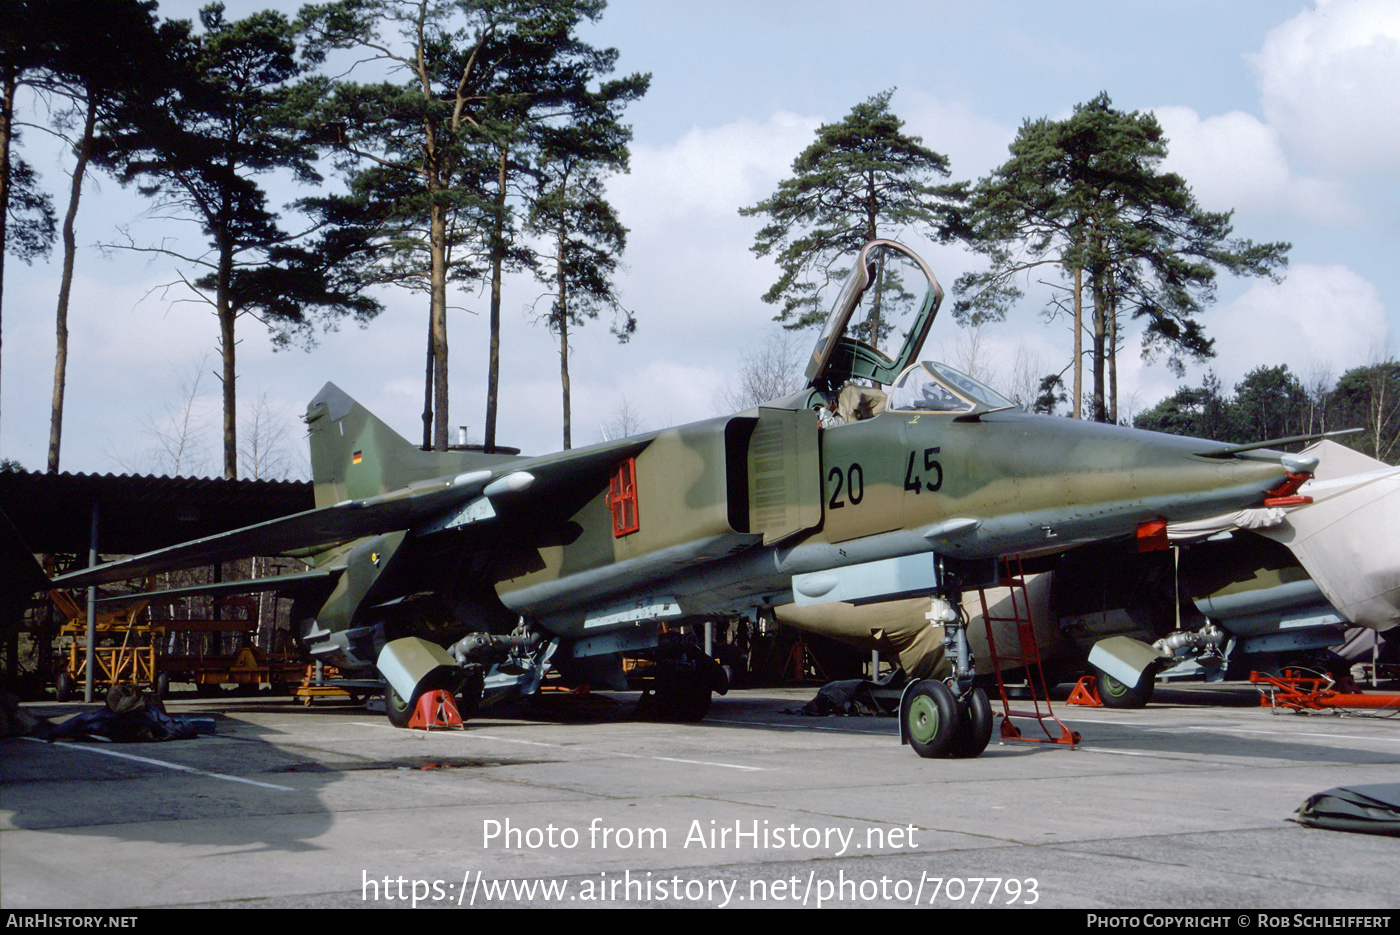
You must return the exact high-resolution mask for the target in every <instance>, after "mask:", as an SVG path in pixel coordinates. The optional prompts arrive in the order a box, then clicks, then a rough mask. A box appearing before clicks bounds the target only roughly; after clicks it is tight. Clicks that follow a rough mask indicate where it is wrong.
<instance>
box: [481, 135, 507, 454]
mask: <svg viewBox="0 0 1400 935" xmlns="http://www.w3.org/2000/svg"><path fill="white" fill-rule="evenodd" d="M505 210H506V151H505V149H504V148H502V149H501V152H500V161H499V163H498V166H497V176H496V221H495V228H494V230H492V232H491V351H490V361H489V363H488V365H487V368H486V430H485V432H484V433H483V434H484V436H485V439H484V444H485V445H486V450H487V451H494V450H495V448H496V393H497V389H498V387H499V386H500V383H501V267H502V265H503V263H504V262H505V250H506V245H505V239H506V238H505V223H506V219H505Z"/></svg>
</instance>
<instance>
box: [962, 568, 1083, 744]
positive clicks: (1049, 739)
mask: <svg viewBox="0 0 1400 935" xmlns="http://www.w3.org/2000/svg"><path fill="white" fill-rule="evenodd" d="M1013 562H1014V563H1015V570H1014V573H1013V567H1012V563H1013ZM1004 569H1005V571H1004V572H1003V574H1002V580H1001V582H1000V585H1001V586H1002V587H1007V588H1010V589H1011V616H1009V617H994V616H992V613H991V608H990V607H988V606H987V592H986V590H985V589H982V588H979V589H978V591H977V595H978V597H979V598H980V599H981V601H982V625H983V626H985V627H986V628H987V647H988V649H989V650H990V651H991V655H992V671H993V672H995V673H996V676H997V689H998V690H999V691H1000V692H1001V709H1002V712H1003V716H1002V721H1001V739H1002V742H1003V743H1004V742H1005V741H1007V740H1025V741H1028V742H1032V743H1060V744H1065V745H1066V746H1068V747H1070V748H1071V749H1073V747H1074V745H1075V744H1077V743H1079V734H1078V733H1076V732H1075V731H1072V730H1070V729H1069V728H1068V727H1066V726H1065V725H1064V724H1063V723H1062V722H1061V721H1060V719H1059V718H1057V717H1055V712H1054V711H1053V710H1052V709H1051V707H1050V693H1049V686H1048V685H1046V683H1045V671H1044V669H1042V668H1041V665H1040V646H1039V645H1038V644H1037V643H1036V640H1035V626H1034V624H1033V623H1032V621H1031V602H1030V596H1029V595H1028V594H1027V593H1026V576H1025V572H1024V571H1023V570H1022V567H1021V556H1019V555H1016V556H1012V557H1010V558H1007V559H1005V565H1004ZM994 623H1014V624H1015V625H1016V638H1017V643H1018V651H1017V654H1016V655H1014V656H1011V655H1006V656H1004V655H1001V654H1000V653H998V652H997V642H996V636H995V634H994V633H993V632H992V631H993V626H992V625H993V624H994ZM1002 663H1009V664H1011V668H1017V667H1023V668H1024V669H1025V671H1026V688H1027V691H1029V693H1030V700H1031V704H1032V705H1033V707H1034V710H1033V711H1025V710H1022V711H1013V710H1012V709H1011V700H1010V699H1009V698H1008V697H1007V695H1006V681H1005V679H1003V678H1002V674H1001V670H1002ZM1042 703H1043V704H1044V705H1045V711H1044V713H1042V712H1041V710H1040V707H1041V704H1042ZM1012 718H1021V719H1032V720H1034V721H1036V723H1038V724H1039V725H1040V729H1041V731H1043V732H1044V734H1045V737H1044V738H1041V737H1023V736H1022V735H1021V730H1020V728H1018V727H1017V726H1016V725H1015V724H1012V723H1011V719H1012ZM1047 720H1050V721H1054V722H1055V723H1056V724H1057V725H1058V726H1059V728H1060V733H1059V736H1056V735H1054V734H1052V733H1051V732H1050V728H1049V726H1048V725H1047V724H1046V723H1045V722H1046V721H1047Z"/></svg>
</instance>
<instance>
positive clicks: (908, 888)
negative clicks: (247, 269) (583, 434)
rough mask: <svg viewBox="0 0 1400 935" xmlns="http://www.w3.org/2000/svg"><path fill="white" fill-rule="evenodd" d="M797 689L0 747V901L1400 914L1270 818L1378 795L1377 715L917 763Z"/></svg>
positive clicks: (248, 712)
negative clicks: (815, 708) (453, 723)
mask: <svg viewBox="0 0 1400 935" xmlns="http://www.w3.org/2000/svg"><path fill="white" fill-rule="evenodd" d="M815 691H816V690H815V688H798V689H780V690H751V691H739V692H732V693H731V694H730V695H728V696H726V697H723V698H716V699H715V703H714V706H713V708H712V709H711V712H710V716H709V717H708V718H707V719H706V720H705V721H703V722H701V723H698V724H685V725H674V724H661V723H651V722H637V721H634V720H632V719H631V708H632V706H633V703H634V701H635V696H631V697H629V696H626V695H623V696H619V698H620V699H621V703H620V704H618V703H617V702H614V701H613V700H611V699H608V698H602V699H598V698H597V696H595V700H593V701H592V702H590V703H585V704H582V705H580V704H576V703H574V702H572V701H558V702H555V703H551V704H549V705H547V706H544V707H536V708H533V709H532V708H530V707H528V706H523V705H522V706H519V707H516V708H514V709H509V710H505V711H502V712H500V713H492V714H490V715H489V716H487V717H483V718H480V719H477V720H473V721H470V722H469V723H468V726H467V728H466V729H465V730H453V731H435V732H431V733H424V732H421V731H405V730H395V729H393V728H392V727H390V726H389V724H388V722H387V721H386V720H385V719H384V717H383V716H382V715H377V714H371V713H368V712H366V711H365V710H364V709H363V708H358V707H354V706H351V705H350V704H348V703H332V702H324V701H323V702H319V703H318V704H317V705H315V706H313V707H310V708H306V707H301V706H298V705H294V704H292V703H291V702H290V701H289V700H286V699H277V698H272V697H270V696H260V697H256V698H237V699H235V698H233V697H232V696H229V697H227V698H217V699H202V698H201V699H196V698H193V697H191V698H189V699H187V700H186V699H178V698H177V699H175V700H173V701H171V702H169V703H168V707H169V710H170V713H172V714H212V715H213V716H214V717H215V718H216V722H217V725H216V732H215V734H214V735H212V736H206V737H201V738H198V739H196V740H187V741H171V742H167V743H146V744H100V743H91V742H83V743H79V742H68V741H65V742H61V743H57V744H47V743H43V742H39V741H35V740H32V739H27V738H12V739H8V740H4V741H0V751H3V752H2V753H0V905H3V907H4V908H6V909H26V908H32V909H121V908H152V907H221V908H270V907H278V908H285V907H308V908H309V907H335V908H409V907H415V906H416V907H417V908H428V907H440V908H459V907H460V908H467V907H468V906H475V907H488V906H490V907H503V906H538V907H567V908H587V907H592V906H635V907H678V906H729V907H754V906H767V907H798V906H807V907H816V906H845V907H865V906H872V907H873V906H881V907H885V906H912V905H915V904H917V905H920V906H924V907H929V906H932V907H942V908H948V907H976V908H986V907H994V908H1003V907H1020V906H1033V907H1069V908H1080V909H1099V908H1102V909H1112V908H1119V909H1141V908H1174V909H1205V908H1220V909H1234V910H1244V909H1252V910H1280V911H1282V910H1293V909H1351V910H1356V909H1395V908H1397V907H1400V838H1396V837H1385V836H1379V835H1369V834H1354V833H1346V832H1337V831H1325V830H1319V829H1313V828H1307V827H1303V826H1301V825H1298V824H1296V823H1295V822H1293V821H1291V820H1290V819H1291V818H1292V817H1293V816H1294V814H1295V813H1296V811H1297V809H1298V806H1299V805H1300V804H1301V803H1302V802H1303V800H1304V799H1305V798H1307V797H1308V796H1309V795H1311V794H1313V793H1315V792H1320V791H1323V790H1325V789H1329V788H1332V787H1335V786H1340V785H1357V784H1370V783H1384V782H1395V781H1396V779H1397V775H1400V774H1398V773H1397V765H1400V716H1397V717H1394V718H1390V719H1376V718H1362V717H1337V716H1328V715H1316V716H1298V715H1294V714H1277V715H1275V714H1273V713H1271V711H1270V710H1268V709H1264V708H1260V707H1258V706H1257V700H1256V696H1255V694H1254V692H1253V690H1252V689H1249V688H1248V687H1247V686H1246V687H1244V688H1240V687H1225V688H1210V689H1207V688H1196V689H1193V690H1182V689H1174V690H1165V689H1162V688H1160V687H1159V690H1158V697H1157V699H1156V700H1155V701H1154V703H1153V704H1151V705H1149V706H1148V707H1147V708H1146V709H1143V710H1139V711H1109V710H1103V709H1086V708H1077V707H1070V706H1067V705H1062V704H1057V705H1056V708H1055V710H1056V713H1057V714H1058V715H1059V716H1060V717H1061V719H1062V720H1063V721H1064V722H1065V723H1066V724H1068V725H1069V726H1070V727H1071V728H1073V729H1074V730H1076V731H1079V732H1080V733H1081V735H1082V744H1081V745H1080V746H1079V747H1078V748H1076V749H1073V750H1071V749H1068V748H1065V747H1062V746H1052V745H1049V744H1029V743H1010V744H1005V745H1000V744H998V743H997V740H996V738H995V737H994V738H993V741H992V745H991V746H990V747H988V749H987V752H986V753H985V754H983V755H982V756H981V757H978V758H976V759H972V760H924V759H920V758H919V757H917V756H915V755H914V754H913V752H912V751H910V750H909V749H908V748H907V747H901V746H900V744H899V740H898V726H897V724H896V722H895V720H894V719H893V718H810V717H801V716H797V715H794V714H791V713H788V712H789V711H791V710H793V709H796V708H798V707H800V706H801V705H802V704H804V703H805V702H807V701H808V700H810V699H811V698H812V696H813V695H814V694H815ZM1203 700H1208V701H1211V702H1214V703H1213V704H1210V705H1205V704H1201V703H1200V702H1201V701H1203ZM25 707H26V708H27V709H28V710H30V711H31V712H32V713H34V714H38V715H48V716H52V717H54V719H55V720H56V721H57V720H61V719H62V717H66V716H68V715H70V714H73V713H77V712H79V711H84V710H89V709H90V707H91V706H85V705H79V704H67V705H57V704H28V705H26V706H25ZM997 710H998V711H1000V707H999V706H997ZM999 723H1000V718H998V724H999ZM1023 730H1024V731H1026V733H1027V734H1029V733H1031V732H1032V731H1033V730H1035V728H1034V725H1033V724H1029V725H1024V726H1023Z"/></svg>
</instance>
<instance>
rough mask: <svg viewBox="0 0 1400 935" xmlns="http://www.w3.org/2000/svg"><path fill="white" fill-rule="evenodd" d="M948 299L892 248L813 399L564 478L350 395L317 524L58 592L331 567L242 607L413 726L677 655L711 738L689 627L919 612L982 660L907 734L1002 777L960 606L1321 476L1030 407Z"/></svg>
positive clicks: (341, 399)
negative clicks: (373, 686)
mask: <svg viewBox="0 0 1400 935" xmlns="http://www.w3.org/2000/svg"><path fill="white" fill-rule="evenodd" d="M942 298H943V290H942V288H941V287H940V286H939V284H938V281H937V279H936V278H935V277H934V275H933V273H932V272H931V271H930V270H929V268H928V266H927V265H926V264H925V263H924V262H923V260H921V259H920V258H919V257H917V256H916V255H915V254H914V253H913V252H912V251H911V250H909V249H908V248H907V247H904V246H902V245H900V244H898V243H895V242H892V241H876V242H873V243H870V244H868V245H867V246H866V247H865V248H863V249H862V250H861V251H860V254H859V255H858V256H857V258H856V260H855V263H854V266H853V268H852V270H851V273H850V275H849V276H848V277H847V279H846V280H845V283H844V285H843V286H842V287H841V289H840V292H839V294H838V295H837V298H836V301H835V302H834V304H833V306H832V311H831V315H830V318H829V320H828V322H827V325H826V327H825V329H824V330H823V331H822V333H821V336H820V337H819V339H818V341H817V343H816V346H815V348H814V350H813V354H812V359H811V362H810V364H809V366H808V369H807V374H806V375H807V381H808V382H807V389H805V390H803V391H802V392H800V393H797V394H795V395H793V396H790V397H787V398H785V399H779V400H775V401H773V402H770V403H767V404H764V405H762V406H759V407H757V408H754V409H750V410H747V411H744V412H739V413H735V414H733V415H728V416H723V417H720V418H715V419H710V420H708V421H704V422H697V423H694V424H690V425H684V426H680V427H678V428H670V429H666V430H663V431H660V432H652V433H648V434H644V435H638V436H636V437H632V438H626V439H622V440H618V441H611V442H606V443H603V444H601V445H595V446H593V447H590V448H584V449H578V450H573V451H566V452H561V453H557V454H551V455H545V456H542V457H514V456H503V455H491V454H482V453H467V452H445V453H444V452H433V451H422V450H420V449H418V448H416V447H415V446H414V445H412V444H410V443H409V442H407V441H405V440H404V439H403V438H402V437H400V436H399V435H398V434H396V433H395V432H394V431H393V430H392V429H390V428H389V427H388V426H387V425H385V424H384V423H383V422H381V421H380V420H379V419H377V418H375V417H374V416H373V415H372V414H371V413H370V412H369V411H368V410H366V409H365V408H364V407H363V406H361V405H360V404H358V403H357V402H355V401H354V400H353V399H351V398H350V396H348V395H347V394H346V393H344V392H343V391H342V390H340V389H339V388H337V387H336V386H334V385H331V384H327V385H326V386H325V387H324V388H323V389H322V390H321V391H320V392H319V393H318V394H317V395H316V397H315V398H314V399H313V400H312V401H311V404H310V406H309V407H308V409H307V413H306V421H307V424H308V426H309V428H310V447H311V459H312V469H313V475H314V480H315V487H316V508H315V509H314V510H311V511H308V512H305V513H299V514H296V515H292V516H288V517H285V518H282V519H278V520H274V521H272V522H268V523H263V524H260V525H256V526H251V527H247V528H244V529H240V530H236V531H233V532H229V533H225V534H222V535H218V536H213V537H210V538H206V539H202V540H197V541H194V542H189V543H185V544H183V545H178V546H175V547H172V548H168V549H163V550H160V551H157V552H152V553H149V554H146V555H141V556H136V557H134V558H130V559H124V560H120V561H116V562H112V563H110V564H107V565H102V566H98V567H96V568H93V569H89V570H84V571H80V572H76V573H73V574H69V575H66V576H63V577H62V578H60V579H58V580H57V582H56V583H57V584H58V585H60V586H63V587H79V586H85V585H89V584H93V583H104V582H111V581H116V580H120V579H126V578H132V577H136V576H141V575H147V574H151V573H154V572H158V571H161V570H165V569H169V568H173V567H179V566H188V565H193V564H199V563H207V562H212V561H215V560H220V559H227V558H230V557H234V556H244V555H250V554H258V555H267V554H274V553H288V554H297V555H300V556H304V557H306V558H307V559H308V560H309V562H310V564H311V568H310V570H308V571H307V572H305V573H303V574H300V575H296V576H293V577H292V578H291V579H288V578H287V577H283V578H281V579H277V580H275V581H262V582H254V583H253V584H251V585H248V584H243V585H238V584H229V585H227V586H225V590H229V591H232V590H235V589H239V590H248V589H252V588H267V587H270V586H276V587H278V588H280V589H283V590H291V591H292V593H293V594H294V595H295V602H294V610H293V617H294V622H295V627H296V629H297V631H298V632H297V635H298V638H299V639H300V640H301V642H302V644H303V645H304V646H305V647H306V648H307V649H308V650H309V651H310V652H311V653H312V654H314V655H315V656H316V657H318V658H321V659H324V660H326V661H327V662H331V663H334V664H336V665H338V666H341V667H342V668H343V669H350V670H352V671H353V670H363V671H372V670H373V669H374V668H375V667H376V666H377V668H378V670H379V671H380V672H381V673H382V674H383V676H384V677H385V679H386V680H387V682H388V685H389V686H390V687H389V689H388V690H386V707H387V709H388V713H389V717H390V720H392V721H394V722H395V723H398V724H402V723H405V722H406V720H407V718H408V715H409V713H410V712H411V709H412V707H413V703H414V701H415V699H416V697H417V696H418V695H419V694H421V693H422V692H424V691H425V690H428V689H430V688H450V689H455V690H457V691H460V692H462V693H463V695H464V696H465V698H466V701H467V707H468V708H470V707H472V706H473V705H475V704H477V703H480V702H483V701H492V700H494V699H496V698H498V697H501V696H504V695H520V694H529V693H531V692H534V691H536V690H537V689H538V688H539V686H540V681H541V679H542V678H543V676H544V675H545V674H546V672H548V671H549V670H551V669H553V670H557V671H558V672H559V673H560V674H561V675H562V676H563V677H564V678H565V679H566V680H568V681H570V682H588V683H590V684H592V685H594V686H598V687H622V686H623V684H624V682H623V680H622V673H621V670H620V665H619V661H618V658H619V654H621V653H624V652H625V653H646V654H649V655H650V658H651V659H652V661H653V663H654V665H653V666H652V667H651V669H650V671H651V672H653V673H654V675H653V677H652V689H651V694H652V696H653V697H652V701H653V703H654V705H655V706H656V707H659V708H661V709H662V710H664V711H666V712H668V713H669V714H670V715H671V716H673V717H675V718H678V719H694V718H699V717H703V715H704V714H705V712H706V711H707V710H708V707H709V704H710V697H711V692H712V691H713V690H716V689H720V690H722V689H723V687H724V686H723V682H722V675H721V674H720V669H719V667H718V666H717V665H716V664H715V663H714V662H713V660H711V659H709V658H708V657H705V656H704V655H703V653H702V652H700V650H699V647H698V646H696V645H695V644H694V642H693V641H688V640H686V639H684V638H682V637H680V636H679V632H680V631H679V630H677V629H676V627H675V625H677V624H682V623H685V622H686V621H688V620H694V619H697V618H698V617H699V616H700V615H711V614H741V613H755V612H758V611H766V610H769V609H771V608H773V607H775V606H778V605H782V604H786V603H790V602H793V601H796V602H797V603H799V604H802V603H828V602H833V601H841V602H849V603H857V604H859V603H866V602H879V601H888V600H892V599H895V598H902V597H909V596H917V597H922V598H926V599H929V602H930V611H929V616H930V619H932V620H933V621H935V622H938V623H942V624H945V625H946V632H947V636H946V640H947V645H948V651H949V655H950V657H951V658H952V659H954V660H955V664H954V666H953V675H952V677H951V678H949V679H948V681H947V684H945V683H944V682H943V681H939V680H934V679H924V680H921V681H918V682H916V683H914V684H913V685H912V686H911V688H910V689H909V690H908V691H907V692H906V699H905V704H904V712H905V725H906V728H907V729H908V730H907V733H908V734H909V736H910V740H911V742H912V743H913V745H914V746H915V749H916V750H917V751H918V752H920V753H921V754H922V755H925V756H941V755H957V756H976V755H977V754H979V753H980V752H981V751H982V750H983V748H984V747H985V746H986V743H987V740H988V738H989V737H990V734H991V726H992V725H991V712H990V706H989V705H988V703H987V699H986V696H985V694H983V693H982V691H981V689H978V688H975V687H974V685H973V681H972V680H973V675H974V665H973V659H972V657H971V654H970V653H969V651H968V648H967V640H966V636H965V633H964V632H963V627H962V624H961V615H960V614H959V613H958V611H957V610H956V608H957V607H958V604H959V595H960V594H961V592H962V591H963V590H964V589H966V588H970V587H974V586H980V585H983V584H985V583H988V582H990V581H992V580H994V579H995V578H996V569H995V562H996V560H997V558H998V557H1000V556H1004V555H1009V554H1015V553H1022V552H1027V551H1032V550H1043V549H1047V548H1063V547H1067V546H1071V545H1074V544H1078V543H1084V542H1090V541H1097V540H1104V539H1110V538H1115V537H1128V538H1133V537H1135V536H1136V537H1152V536H1158V535H1160V534H1161V528H1162V525H1163V524H1164V523H1165V522H1167V521H1182V520H1190V519H1197V518H1202V517H1207V516H1213V515H1216V514H1219V513H1222V512H1225V511H1228V510H1234V509H1240V508H1243V507H1248V506H1254V505H1259V504H1261V503H1262V502H1264V501H1265V500H1266V498H1269V497H1275V496H1280V495H1284V494H1286V493H1288V492H1291V490H1292V489H1293V488H1294V487H1296V485H1297V484H1299V483H1301V482H1302V481H1303V480H1304V479H1305V478H1306V476H1307V474H1308V472H1309V471H1310V470H1311V469H1312V467H1313V466H1314V464H1315V461H1313V460H1311V459H1308V458H1302V457H1298V456H1293V455H1285V454H1280V453H1278V452H1271V451H1266V450H1258V449H1251V448H1246V447H1234V448H1230V447H1223V446H1219V445H1214V444H1212V443H1209V442H1201V441H1198V440H1191V439H1183V438H1177V437H1171V436H1165V435H1156V434H1152V433H1147V432H1140V431H1134V430H1131V429H1125V428H1119V427H1115V426H1106V425H1098V424H1092V423H1084V422H1079V421H1074V420H1069V419H1057V418H1051V417H1046V416H1034V415H1030V414H1028V413H1026V412H1023V411H1021V410H1020V409H1018V408H1017V407H1016V406H1014V405H1013V404H1012V403H1011V402H1009V401H1008V400H1006V399H1004V398H1002V397H1001V396H999V395H998V394H996V393H995V392H993V391H992V390H990V389H988V388H987V387H985V386H983V385H981V384H980V383H978V382H977V381H975V380H973V379H971V378H970V377H968V376H966V375H964V374H961V373H959V372H957V371H956V370H953V369H952V368H949V367H946V366H944V365H942V364H938V363H933V362H927V361H921V360H920V358H919V353H920V351H921V349H922V346H923V343H924V339H925V337H926V336H927V334H928V331H929V328H930V326H931V325H932V323H933V320H934V317H935V315H936V314H937V311H938V308H939V304H940V303H941V301H942ZM882 344H893V345H898V346H897V347H893V348H892V349H891V350H890V351H888V352H886V351H884V350H881V349H880V346H881V345H882ZM880 386H888V387H889V390H888V393H886V392H884V391H882V390H881V389H879V388H878V387H880ZM206 590H207V589H206ZM663 624H668V625H671V626H669V627H667V628H664V631H663Z"/></svg>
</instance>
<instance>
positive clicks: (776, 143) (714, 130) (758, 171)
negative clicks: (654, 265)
mask: <svg viewBox="0 0 1400 935" xmlns="http://www.w3.org/2000/svg"><path fill="white" fill-rule="evenodd" d="M820 122H821V121H820V120H819V119H818V118H816V117H799V116H797V115H796V114H791V113H787V112H779V113H776V114H773V115H772V116H771V117H769V118H768V120H766V121H765V122H763V123H757V122H755V121H752V120H738V121H735V122H734V123H728V124H725V125H723V126H719V127H706V128H700V127H694V128H692V129H691V130H690V131H689V132H687V133H686V134H685V135H684V136H682V137H681V138H680V139H679V140H677V141H676V143H675V144H674V145H672V146H666V147H654V146H643V145H638V146H634V147H633V149H632V171H631V173H630V174H629V175H626V176H621V177H619V178H617V179H615V180H613V181H612V182H611V183H610V184H609V186H608V192H609V195H610V196H611V197H612V199H613V201H614V204H615V206H616V207H617V209H618V213H619V215H620V216H621V217H623V218H624V219H625V223H627V224H628V225H629V226H631V227H633V228H634V229H650V228H652V227H654V226H656V225H660V224H664V223H665V222H666V221H672V220H676V219H681V218H685V217H687V216H691V215H696V214H698V215H710V216H714V215H719V216H723V217H729V216H737V215H736V213H737V211H738V209H739V208H741V207H744V206H747V205H751V204H754V203H756V202H757V201H759V200H760V199H762V198H766V197H767V196H768V195H770V194H772V192H773V189H774V188H776V187H777V182H778V180H779V179H780V178H782V177H783V176H785V175H786V174H787V173H788V172H789V171H790V170H791V167H792V160H793V159H794V158H795V157H796V156H797V154H798V153H800V152H801V151H802V150H803V149H805V148H807V147H808V146H809V145H811V143H812V139H813V134H814V133H815V132H816V128H817V126H818V125H819V124H820Z"/></svg>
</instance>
